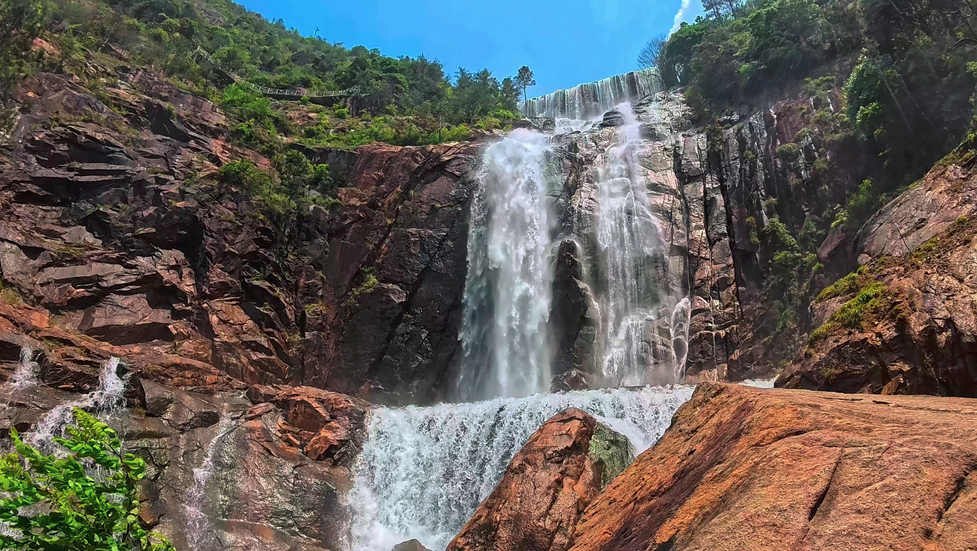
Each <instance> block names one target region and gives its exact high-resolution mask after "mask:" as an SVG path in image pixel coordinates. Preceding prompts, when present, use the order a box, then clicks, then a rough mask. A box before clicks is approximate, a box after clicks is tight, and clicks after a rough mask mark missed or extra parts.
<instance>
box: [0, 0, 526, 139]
mask: <svg viewBox="0 0 977 551" xmlns="http://www.w3.org/2000/svg"><path fill="white" fill-rule="evenodd" d="M48 21H57V22H59V25H61V28H60V29H59V30H58V31H57V34H49V36H47V38H48V39H49V40H51V41H54V42H57V45H58V46H59V47H60V49H61V51H62V52H63V54H62V58H63V59H61V60H60V65H61V68H62V69H65V65H66V64H68V65H72V64H74V65H76V66H71V67H69V68H67V69H65V71H66V72H75V73H83V72H84V71H83V69H84V66H85V61H86V57H90V56H91V52H93V51H97V50H99V49H101V48H103V46H104V45H105V44H107V43H111V44H115V45H118V46H120V47H122V48H124V49H126V50H128V51H129V52H130V53H131V54H132V56H133V60H132V63H133V64H135V65H141V66H153V67H154V68H157V69H160V70H162V71H164V72H165V73H166V74H167V77H168V80H169V81H170V82H172V83H174V84H176V85H177V86H179V87H181V88H184V89H187V90H190V91H192V92H194V93H200V94H205V95H208V96H211V97H215V96H219V97H217V100H218V102H219V103H220V104H221V105H222V107H224V109H225V110H226V111H227V113H228V114H229V115H230V119H231V121H232V122H231V124H230V127H231V130H232V132H231V136H232V138H233V139H235V140H236V141H237V142H238V143H240V144H242V145H245V146H247V147H251V148H255V149H258V150H260V151H261V152H263V153H265V154H266V155H268V156H269V157H272V156H274V155H276V154H277V153H278V152H279V151H278V150H279V149H280V142H281V140H280V139H279V138H280V137H281V136H282V135H289V134H290V133H291V131H292V129H291V128H290V127H289V124H288V122H287V121H286V120H285V119H284V118H283V117H281V116H280V115H278V114H277V113H276V112H275V106H274V105H273V104H272V103H271V102H270V101H269V100H268V99H267V98H262V97H260V95H259V94H258V93H257V92H256V91H255V90H254V89H253V88H251V87H250V86H248V85H246V84H244V83H240V84H233V83H232V79H234V80H237V79H238V78H240V79H243V80H244V81H247V82H248V83H250V84H255V85H259V86H268V87H272V88H298V87H301V88H305V89H307V90H309V91H310V92H311V93H313V94H315V93H316V92H321V91H335V90H345V89H347V88H355V93H356V96H355V98H352V99H351V101H350V102H349V103H348V104H346V105H337V107H336V110H335V118H336V119H337V120H345V119H347V118H348V117H350V115H360V114H361V113H362V114H364V115H365V114H366V113H369V114H370V115H371V116H372V117H377V116H379V115H381V114H385V115H390V116H394V117H405V118H409V119H411V120H415V124H416V126H417V127H418V128H421V129H423V132H420V133H417V132H415V133H414V134H418V135H419V134H422V136H421V137H420V138H418V137H416V136H413V137H412V136H408V137H402V136H399V135H398V136H395V138H393V139H397V138H400V139H401V140H402V141H405V142H415V141H416V142H418V143H431V142H433V141H435V138H434V136H440V135H443V134H444V132H443V130H444V129H445V127H451V128H450V132H449V133H451V134H453V135H457V134H456V131H455V130H454V127H455V126H457V125H460V124H462V123H464V124H466V125H468V126H469V127H473V126H475V125H476V124H479V123H481V125H482V127H486V128H494V127H500V126H504V125H505V124H507V123H508V120H510V119H511V118H513V117H514V115H511V114H512V113H515V111H516V103H517V100H518V93H519V90H518V88H516V84H515V81H514V79H513V78H512V77H510V78H506V79H503V80H502V81H501V82H500V81H499V80H498V79H496V78H494V77H493V76H492V74H491V73H490V72H489V71H487V70H483V71H480V72H477V73H468V72H467V71H465V70H464V69H461V70H460V71H459V75H458V78H457V79H456V82H452V80H451V79H450V78H449V77H448V76H447V75H446V74H445V71H444V67H443V66H442V65H441V64H440V63H439V62H437V61H431V60H428V59H426V58H425V57H424V56H419V57H417V58H409V57H401V58H392V57H387V56H384V55H381V54H380V52H378V51H376V50H367V49H366V48H363V47H361V46H360V47H356V48H352V49H348V48H346V47H344V46H342V45H341V44H332V43H329V42H327V41H325V40H322V39H320V38H314V37H312V38H310V37H303V36H302V35H301V34H299V32H298V31H297V30H295V29H288V28H286V27H285V25H284V23H283V22H282V21H280V20H279V21H273V22H272V21H267V20H265V19H264V18H263V17H261V16H260V15H259V14H257V13H254V12H251V11H248V10H247V9H245V8H244V7H242V6H240V5H238V4H236V3H234V2H232V1H230V0H203V1H198V2H193V1H190V0H138V1H123V0H56V1H51V0H6V1H4V2H2V3H0V101H2V100H3V99H4V97H3V95H5V94H6V93H7V90H8V89H9V86H10V85H12V84H13V83H14V82H15V81H16V80H18V79H19V77H20V76H22V75H23V74H24V73H26V72H28V71H29V69H30V68H31V66H32V59H33V57H36V56H34V54H32V52H31V48H30V43H31V41H32V40H33V38H34V37H36V36H38V35H39V34H41V33H42V31H43V30H44V28H45V25H46V24H47V22H48ZM218 22H219V25H218V24H215V23H218ZM49 30H50V29H49ZM198 47H199V48H200V49H202V50H204V51H205V52H209V54H210V56H209V58H208V57H207V56H201V55H199V54H198V53H197V49H198ZM211 59H212V60H213V61H211ZM48 68H50V67H48ZM229 84H230V86H228V85H229ZM225 87H226V90H225V91H224V92H223V93H217V92H216V89H223V88H225ZM301 103H303V104H305V105H307V106H309V107H311V105H310V104H311V101H309V100H308V99H306V100H303V101H302V102H301ZM350 110H353V113H350ZM502 112H505V113H510V115H508V116H499V113H502ZM364 118H365V117H364ZM420 118H424V119H426V121H425V124H420V123H416V119H420ZM483 118H484V119H486V121H484V122H481V119H483ZM430 120H433V121H434V122H433V123H430V124H428V121H430ZM435 126H436V127H435ZM432 127H434V128H432ZM325 130H326V131H331V130H334V128H332V127H326V128H325ZM408 134H409V133H408ZM378 136H379V138H378ZM384 136H385V135H384V134H383V133H382V132H377V133H376V134H374V135H372V136H366V135H360V136H358V137H357V139H356V140H353V141H362V140H364V139H369V141H376V140H377V139H381V138H382V137H384ZM466 137H467V136H466Z"/></svg>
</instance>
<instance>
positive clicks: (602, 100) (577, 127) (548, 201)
mask: <svg viewBox="0 0 977 551" xmlns="http://www.w3.org/2000/svg"><path fill="white" fill-rule="evenodd" d="M657 86H658V84H657V78H656V76H655V75H654V73H632V74H629V75H625V76H622V77H615V78H613V79H607V80H606V81H601V82H600V83H594V84H592V85H584V86H581V87H577V88H576V89H573V90H569V91H562V92H560V93H557V94H555V95H551V96H548V97H546V98H539V99H537V100H531V101H530V103H529V105H528V106H527V107H528V109H529V111H530V114H531V115H542V116H550V117H554V118H557V124H556V128H557V132H558V133H568V134H569V133H571V132H576V131H583V132H584V133H583V134H582V135H580V136H579V137H577V138H574V137H569V138H567V137H563V138H561V139H557V140H554V141H555V142H556V143H558V144H559V143H564V144H565V143H567V142H573V140H575V139H580V140H589V139H590V138H589V133H590V132H594V133H595V134H594V136H598V135H599V136H600V137H599V138H597V139H594V141H593V143H595V144H598V147H602V146H603V144H605V143H606V139H605V136H606V134H597V133H600V132H604V131H603V130H601V129H600V128H599V127H598V126H597V125H596V124H594V123H593V122H587V119H593V117H596V116H599V115H601V114H603V113H604V111H605V110H607V109H609V108H611V107H613V106H614V105H617V104H620V105H618V107H617V110H618V111H619V112H620V114H621V118H622V120H623V124H622V125H619V126H618V128H617V137H616V140H615V141H614V142H613V144H612V145H611V146H610V147H608V148H607V149H606V151H604V153H603V154H602V155H600V156H599V158H598V162H597V164H596V166H595V168H594V170H593V173H592V174H593V176H594V180H595V181H596V185H597V192H596V194H597V197H596V199H597V201H598V204H599V209H598V217H597V224H596V227H595V229H594V231H595V232H596V234H595V235H594V234H589V235H593V237H594V239H592V241H591V242H596V247H595V249H599V250H597V251H596V252H595V253H593V254H595V255H596V256H599V257H600V258H599V261H596V264H597V268H596V269H597V271H598V272H599V274H596V275H595V277H596V278H598V279H600V282H599V285H595V289H597V290H598V293H597V294H598V295H599V297H598V298H599V302H600V309H601V312H600V316H599V318H600V320H601V321H600V323H601V330H602V331H604V334H603V338H602V339H601V343H600V346H601V348H600V350H599V353H601V354H602V356H601V357H602V358H603V363H602V364H601V363H600V362H599V365H601V367H602V368H603V375H604V377H603V380H602V381H601V382H602V383H603V384H604V385H606V386H610V387H627V386H629V385H643V384H647V383H649V382H663V381H666V382H670V381H678V380H681V378H682V376H683V375H684V373H683V371H684V365H685V360H686V355H687V348H688V345H687V341H688V327H689V320H690V314H691V303H690V301H689V299H687V298H681V297H675V296H671V294H674V293H675V291H673V290H670V289H667V288H665V287H666V286H665V284H664V281H663V275H662V270H663V258H664V254H663V253H664V249H665V248H666V247H665V245H664V244H663V240H662V238H661V237H660V236H661V235H662V233H661V230H660V223H659V221H658V219H657V218H656V216H655V214H654V212H653V211H652V203H653V201H652V199H651V198H650V197H649V191H648V189H649V182H648V178H647V176H646V174H647V170H646V169H644V168H643V167H642V165H641V160H642V159H643V157H641V156H640V155H641V153H642V151H643V149H642V148H643V147H645V146H647V144H648V142H646V141H645V140H644V139H643V138H642V133H641V123H642V122H645V123H647V122H649V121H648V120H639V117H638V116H637V115H636V114H635V113H634V111H633V109H632V107H631V105H630V103H626V102H627V101H629V100H631V99H634V98H637V97H640V96H643V95H645V94H647V93H651V92H653V91H655V90H657ZM622 101H623V102H625V103H623V104H621V102H622ZM643 113H645V114H646V115H648V116H650V117H654V116H657V115H660V114H661V113H656V112H652V113H650V114H649V113H647V112H646V111H643ZM651 122H652V123H653V124H654V125H655V127H656V128H655V130H656V132H658V134H660V135H670V133H669V132H668V131H667V129H665V128H664V126H665V124H664V123H663V122H662V121H657V120H652V121H651ZM660 122H662V124H661V125H660V126H662V127H663V128H662V129H659V128H658V126H659V123H660ZM659 130H660V131H659ZM564 146H565V145H564ZM564 146H559V147H564ZM555 147H557V146H554V145H553V142H552V141H551V138H549V137H547V136H544V135H542V134H539V133H536V132H530V131H527V130H516V131H514V132H512V133H511V134H510V135H509V136H507V137H506V138H504V139H502V140H501V141H499V142H497V143H495V144H492V145H491V146H489V147H488V148H486V150H485V153H484V155H483V157H482V161H481V165H480V168H479V170H478V172H477V179H478V184H479V189H478V190H477V191H476V194H475V197H474V200H473V202H472V211H471V224H470V231H469V239H468V272H467V280H466V285H465V297H464V315H463V321H462V329H461V339H462V348H463V358H462V361H461V367H460V372H459V377H458V381H457V384H458V386H457V392H456V397H458V398H459V399H460V400H462V401H468V402H471V401H473V400H486V401H482V402H477V403H459V404H444V405H439V406H434V407H427V408H417V407H410V408H401V409H388V408H378V409H375V410H374V411H373V413H372V417H371V421H370V426H369V434H368V437H367V440H366V442H365V444H364V449H363V451H362V453H361V455H360V458H359V461H358V463H357V468H356V481H355V484H354V488H353V490H352V491H351V493H350V495H349V505H350V507H351V508H352V510H353V520H354V526H353V531H352V541H353V544H352V549H354V550H359V551H389V549H390V548H392V547H393V546H394V545H396V544H398V543H400V542H403V541H405V540H408V539H417V540H419V541H420V542H421V543H423V544H424V545H425V546H426V547H428V548H431V549H443V548H444V547H445V546H446V545H447V544H448V542H449V541H450V539H451V538H452V537H454V536H455V535H456V534H457V533H458V531H459V530H460V529H461V528H462V527H463V525H464V524H465V522H467V521H468V519H469V518H470V517H471V515H472V514H473V513H474V512H475V510H476V508H477V507H478V504H479V503H480V502H481V501H482V500H483V499H485V497H487V496H488V495H489V493H491V491H492V490H493V488H494V487H495V485H496V484H497V483H498V481H499V480H500V478H501V476H502V474H503V473H504V470H505V468H506V466H507V465H508V463H509V461H511V459H512V457H513V456H514V455H515V454H516V452H517V451H518V450H519V449H520V448H521V447H522V446H523V444H524V443H525V442H526V441H527V440H528V439H529V437H530V436H531V435H532V434H533V433H534V432H535V431H536V430H537V429H538V428H539V427H540V425H542V424H543V423H544V422H545V421H546V420H547V419H549V418H550V417H552V416H553V415H555V414H556V413H558V412H560V411H562V410H564V409H566V408H569V407H577V408H580V409H583V410H584V411H587V412H589V413H591V414H592V415H594V416H595V417H596V418H597V419H598V420H599V421H601V422H603V423H604V424H606V425H608V426H609V427H611V428H612V429H614V430H616V431H618V432H620V433H622V434H624V435H625V436H627V437H628V439H629V440H630V441H631V443H632V444H633V445H634V446H635V448H636V449H637V451H638V452H641V451H643V450H645V449H647V448H648V447H650V446H652V445H653V444H654V443H655V442H656V441H657V440H658V438H659V437H661V435H662V434H663V433H664V431H665V429H666V428H667V427H668V425H669V424H670V421H671V418H672V415H673V414H674V413H675V411H676V410H677V409H678V408H679V406H681V405H682V404H683V403H684V402H685V401H687V400H688V399H689V398H690V397H691V394H692V387H687V386H659V387H650V386H649V387H643V388H612V389H608V390H592V391H582V392H569V393H562V394H545V392H546V391H547V389H548V387H549V383H550V363H551V360H552V355H553V354H552V352H553V351H552V350H551V348H550V347H551V346H552V344H551V340H552V338H551V336H550V333H549V327H548V325H549V313H550V311H551V306H552V304H551V302H552V287H553V278H554V275H553V267H552V264H553V262H554V261H555V260H554V259H553V258H551V257H552V256H553V253H554V251H553V250H552V246H551V245H552V244H551V240H552V239H554V238H556V237H557V235H559V233H558V232H557V230H556V227H555V226H556V225H557V216H556V214H555V212H556V211H555V205H556V204H557V201H556V197H555V196H557V195H559V193H560V192H561V190H562V184H563V181H564V178H565V177H566V174H563V173H562V170H563V169H562V166H563V165H562V162H560V159H561V158H562V157H561V155H562V153H561V152H558V151H556V150H555V149H554V148H555ZM598 151H599V150H598ZM551 195H552V196H553V197H551ZM578 252H579V253H580V254H581V255H583V254H585V253H584V252H583V251H582V250H581V251H578ZM585 277H588V276H585ZM666 335H667V337H666ZM656 339H657V340H656ZM652 345H653V346H652ZM649 348H652V350H651V351H649ZM663 350H665V351H667V358H663V357H662V355H665V353H664V352H663ZM665 365H667V366H668V367H669V369H668V370H667V373H666V372H665V371H666V370H665V369H663V366H665ZM652 368H654V369H652ZM651 371H654V372H653V373H652V372H651ZM658 371H661V373H659V372H658ZM534 393H536V394H534ZM530 394H533V395H532V396H530Z"/></svg>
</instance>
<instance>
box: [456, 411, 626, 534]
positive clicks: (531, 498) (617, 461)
mask: <svg viewBox="0 0 977 551" xmlns="http://www.w3.org/2000/svg"><path fill="white" fill-rule="evenodd" d="M632 459H633V452H632V451H631V448H630V444H629V443H628V441H627V439H626V438H624V437H623V436H620V435H618V434H616V433H613V432H612V431H610V429H607V428H606V427H603V426H602V425H600V423H598V422H597V421H596V420H595V419H594V418H593V417H591V416H590V415H588V414H586V413H584V412H582V411H580V410H577V409H569V410H566V411H564V412H562V413H559V414H557V415H556V416H555V417H553V418H552V419H550V420H549V421H547V422H546V423H545V424H544V425H543V426H542V427H540V429H539V430H538V431H537V432H536V434H534V435H533V436H532V438H530V439H529V442H527V443H526V445H525V446H523V448H522V449H521V450H520V451H519V453H518V454H516V456H515V457H514V458H513V459H512V462H511V463H510V464H509V467H508V468H507V469H506V472H505V475H504V476H503V477H502V481H501V482H500V483H499V485H498V486H497V487H496V488H495V490H493V491H492V493H491V494H490V495H489V497H487V498H486V499H485V501H483V502H482V504H481V505H480V506H479V508H478V510H477V511H476V512H475V514H474V515H473V516H472V518H471V520H469V521H468V524H466V525H465V527H464V528H463V529H462V531H461V533H459V534H458V536H457V537H455V539H454V540H452V541H451V543H450V544H449V545H448V549H449V551H455V550H457V551H461V550H471V551H475V550H498V551H502V550H507V549H536V550H548V551H562V550H565V549H567V548H568V547H569V546H570V543H571V541H572V536H573V529H574V526H575V525H576V523H577V519H578V517H579V515H580V512H581V511H583V509H584V507H586V506H587V504H589V503H590V501H591V500H592V499H593V498H594V496H596V495H597V494H598V493H599V492H600V491H601V489H602V488H603V487H604V486H605V485H606V483H607V481H609V480H610V479H612V478H614V476H616V475H617V474H618V473H619V472H620V471H621V470H623V468H624V467H625V466H627V464H628V463H630V461H631V460H632Z"/></svg>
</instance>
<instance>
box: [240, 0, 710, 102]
mask: <svg viewBox="0 0 977 551" xmlns="http://www.w3.org/2000/svg"><path fill="white" fill-rule="evenodd" d="M238 1H239V2H241V3H242V4H244V5H245V6H246V7H247V8H248V9H250V10H253V11H257V12H259V13H261V14H262V15H264V16H265V17H266V18H268V19H278V18H281V19H283V20H284V21H285V25H286V26H289V27H295V28H297V29H298V30H299V31H300V32H302V33H303V34H306V35H311V34H313V33H314V32H315V30H316V28H318V29H319V36H321V37H323V38H324V39H326V40H328V41H330V42H342V43H343V44H344V45H346V46H347V47H353V46H358V45H363V46H366V47H367V48H379V49H380V51H381V52H383V53H384V54H386V55H389V56H395V57H397V56H401V55H408V56H411V57H416V56H418V55H420V54H424V55H426V56H427V57H428V58H429V59H437V60H439V61H441V62H442V63H444V65H445V70H446V71H447V72H448V73H450V74H454V72H455V71H456V70H457V68H458V67H459V66H461V67H465V68H466V69H468V70H478V69H482V68H488V69H489V70H490V71H492V73H493V74H495V75H496V76H498V77H499V78H502V77H505V76H509V75H514V74H515V73H516V71H517V70H518V69H519V67H520V66H522V65H528V66H529V67H530V68H531V69H532V70H533V72H534V73H535V74H536V83H537V86H536V87H535V88H533V89H530V90H529V95H530V96H538V95H542V94H546V93H549V92H552V91H554V90H558V89H560V88H568V87H570V86H574V85H576V84H580V83H582V82H591V81H594V80H599V79H601V78H605V77H608V76H612V75H615V74H619V73H626V72H628V71H633V70H635V69H636V68H637V62H636V59H637V57H638V53H639V52H640V51H641V48H642V47H643V46H644V44H645V42H647V40H648V39H649V38H651V37H653V36H655V35H658V34H665V33H668V32H669V31H670V30H672V29H674V28H677V26H678V23H679V22H681V21H682V20H686V21H692V20H694V19H695V17H696V15H698V14H701V13H702V5H701V4H700V0H238Z"/></svg>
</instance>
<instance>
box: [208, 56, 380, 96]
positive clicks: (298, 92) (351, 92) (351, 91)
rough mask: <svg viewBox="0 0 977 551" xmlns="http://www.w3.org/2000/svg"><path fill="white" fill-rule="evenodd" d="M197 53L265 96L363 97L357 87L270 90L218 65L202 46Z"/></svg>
mask: <svg viewBox="0 0 977 551" xmlns="http://www.w3.org/2000/svg"><path fill="white" fill-rule="evenodd" d="M196 53H198V54H200V55H201V56H203V58H204V59H206V60H207V61H209V62H210V63H212V64H213V65H216V66H217V67H218V68H219V69H220V70H221V71H223V72H224V73H225V74H227V76H229V77H231V79H232V80H233V81H234V82H237V83H239V84H244V85H247V86H249V87H251V88H253V89H254V90H255V91H256V92H258V93H259V94H261V95H263V96H279V97H284V98H296V99H302V98H309V99H317V98H341V97H348V96H358V95H361V94H360V93H359V89H357V88H356V87H353V88H347V89H346V90H329V91H326V92H315V93H310V92H309V91H308V90H305V89H304V88H268V87H267V86H258V85H257V84H254V83H251V82H248V81H247V80H245V79H243V78H241V77H240V76H238V75H237V74H235V73H233V72H231V71H228V70H227V69H225V68H223V67H221V64H220V63H218V62H217V60H216V59H214V58H213V56H211V55H210V53H209V52H208V51H207V50H204V49H203V48H201V47H200V46H197V51H196Z"/></svg>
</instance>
